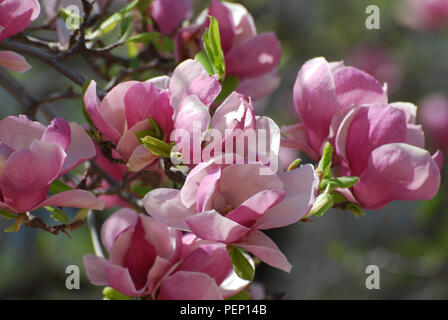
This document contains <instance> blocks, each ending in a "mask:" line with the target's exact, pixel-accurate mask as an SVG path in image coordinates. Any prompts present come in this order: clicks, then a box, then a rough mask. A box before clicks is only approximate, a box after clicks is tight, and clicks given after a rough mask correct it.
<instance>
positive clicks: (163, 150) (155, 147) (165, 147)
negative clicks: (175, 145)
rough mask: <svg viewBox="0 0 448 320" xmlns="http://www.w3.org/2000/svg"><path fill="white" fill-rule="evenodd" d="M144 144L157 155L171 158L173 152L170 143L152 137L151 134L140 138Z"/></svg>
mask: <svg viewBox="0 0 448 320" xmlns="http://www.w3.org/2000/svg"><path fill="white" fill-rule="evenodd" d="M140 140H141V141H142V142H143V144H144V145H145V148H146V149H148V150H149V151H151V152H152V153H153V154H155V155H156V156H159V157H162V158H169V157H170V153H171V148H172V146H171V145H169V144H168V143H166V142H164V141H162V140H159V139H157V138H154V137H151V136H150V135H148V136H146V137H144V138H141V139H140Z"/></svg>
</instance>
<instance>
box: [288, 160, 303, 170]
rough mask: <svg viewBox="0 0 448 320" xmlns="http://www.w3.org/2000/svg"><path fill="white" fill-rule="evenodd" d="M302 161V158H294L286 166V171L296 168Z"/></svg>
mask: <svg viewBox="0 0 448 320" xmlns="http://www.w3.org/2000/svg"><path fill="white" fill-rule="evenodd" d="M301 162H302V159H300V158H298V159H296V160H294V161H293V162H291V164H290V165H289V166H288V170H287V171H292V170H294V169H297V168H298V167H299V166H300V163H301Z"/></svg>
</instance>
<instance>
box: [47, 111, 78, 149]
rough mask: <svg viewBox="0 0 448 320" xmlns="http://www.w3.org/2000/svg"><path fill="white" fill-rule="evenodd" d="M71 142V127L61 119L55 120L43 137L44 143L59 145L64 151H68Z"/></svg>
mask: <svg viewBox="0 0 448 320" xmlns="http://www.w3.org/2000/svg"><path fill="white" fill-rule="evenodd" d="M70 140H71V132H70V126H69V124H68V122H67V121H65V120H64V119H61V118H55V119H53V121H51V124H50V125H49V126H48V127H47V129H46V130H45V132H44V134H43V136H42V141H45V142H48V143H52V144H55V145H58V146H60V147H61V148H62V149H64V151H67V149H68V146H69V145H70Z"/></svg>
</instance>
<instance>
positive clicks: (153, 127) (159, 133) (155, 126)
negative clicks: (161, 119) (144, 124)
mask: <svg viewBox="0 0 448 320" xmlns="http://www.w3.org/2000/svg"><path fill="white" fill-rule="evenodd" d="M148 122H149V127H150V129H149V130H150V131H151V132H152V133H153V135H152V136H153V137H154V138H157V139H160V140H162V139H163V130H162V127H161V126H160V124H159V123H158V122H157V121H156V120H154V118H153V117H151V116H150V117H148Z"/></svg>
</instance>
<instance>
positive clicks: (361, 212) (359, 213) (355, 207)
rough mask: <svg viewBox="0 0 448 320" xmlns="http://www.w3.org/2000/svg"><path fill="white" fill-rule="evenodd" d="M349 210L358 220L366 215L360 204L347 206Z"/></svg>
mask: <svg viewBox="0 0 448 320" xmlns="http://www.w3.org/2000/svg"><path fill="white" fill-rule="evenodd" d="M347 210H350V212H351V213H353V215H354V216H355V217H356V218H359V217H361V216H363V215H365V214H366V213H365V212H364V210H362V208H361V206H360V205H359V204H356V203H349V204H348V205H347Z"/></svg>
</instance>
